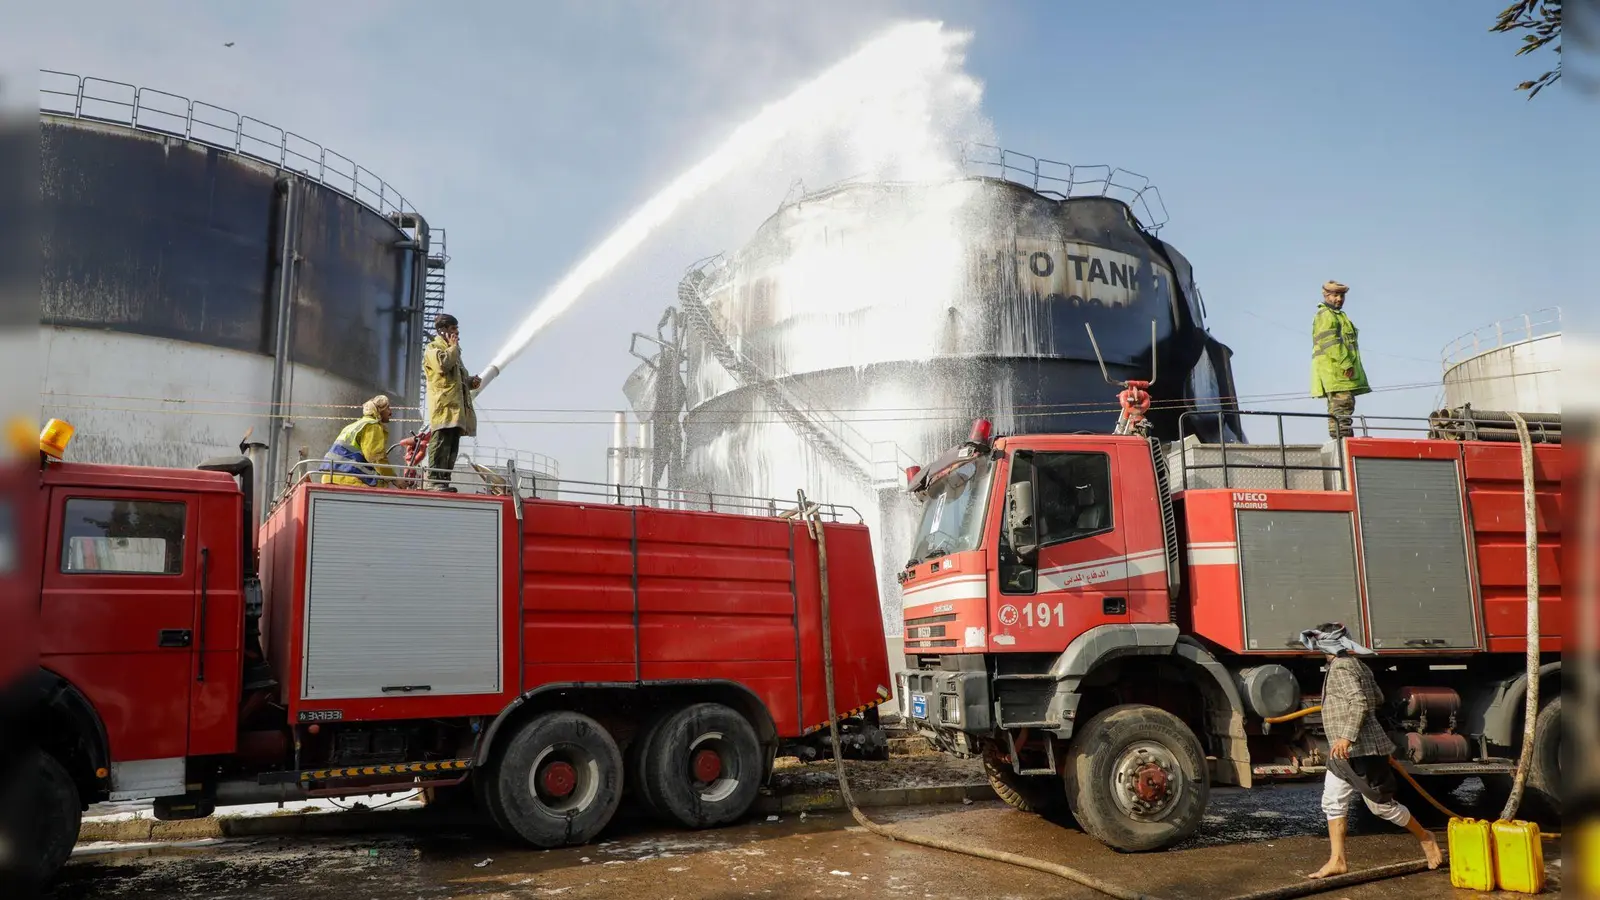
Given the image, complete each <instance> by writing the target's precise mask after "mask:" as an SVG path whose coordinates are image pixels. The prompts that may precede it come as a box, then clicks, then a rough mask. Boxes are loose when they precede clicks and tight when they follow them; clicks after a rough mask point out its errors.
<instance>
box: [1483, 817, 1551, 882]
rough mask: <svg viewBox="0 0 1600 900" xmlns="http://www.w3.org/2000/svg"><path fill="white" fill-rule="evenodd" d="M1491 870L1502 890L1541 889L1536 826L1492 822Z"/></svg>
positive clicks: (1541, 859) (1541, 855)
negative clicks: (1492, 863)
mask: <svg viewBox="0 0 1600 900" xmlns="http://www.w3.org/2000/svg"><path fill="white" fill-rule="evenodd" d="M1494 873H1495V880H1496V881H1497V882H1499V884H1500V890H1502V891H1516V892H1517V893H1519V894H1537V893H1539V892H1541V891H1543V890H1544V845H1543V844H1542V843H1541V841H1540V838H1539V826H1538V825H1535V824H1534V823H1532V822H1523V821H1520V820H1518V821H1511V822H1507V821H1506V820H1505V819H1501V820H1500V821H1498V822H1496V823H1494Z"/></svg>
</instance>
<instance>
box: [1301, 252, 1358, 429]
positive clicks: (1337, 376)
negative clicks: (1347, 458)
mask: <svg viewBox="0 0 1600 900" xmlns="http://www.w3.org/2000/svg"><path fill="white" fill-rule="evenodd" d="M1349 291H1350V288H1349V287H1347V286H1345V285H1342V284H1340V283H1339V282H1337V281H1329V282H1326V283H1324V284H1323V285H1322V305H1321V306H1318V307H1317V316H1316V318H1315V319H1313V320H1312V322H1311V396H1313V397H1327V398H1328V436H1329V437H1331V438H1333V439H1335V440H1338V439H1339V438H1345V437H1350V436H1351V435H1352V434H1354V431H1353V430H1352V429H1351V427H1350V417H1351V416H1352V415H1354V414H1355V411H1356V397H1357V396H1359V395H1361V394H1366V393H1371V391H1372V388H1370V387H1368V386H1367V370H1366V369H1364V368H1362V366H1361V349H1360V347H1359V345H1358V344H1357V343H1356V326H1355V325H1354V324H1352V323H1351V322H1350V317H1349V316H1347V315H1345V312H1344V296H1345V294H1347V293H1349Z"/></svg>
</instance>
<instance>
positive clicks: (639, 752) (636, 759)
mask: <svg viewBox="0 0 1600 900" xmlns="http://www.w3.org/2000/svg"><path fill="white" fill-rule="evenodd" d="M670 715H671V710H667V711H665V712H658V713H656V714H654V715H652V716H650V717H649V718H648V719H646V720H645V721H644V723H643V724H641V725H640V726H639V732H638V734H637V735H635V736H634V739H633V741H632V742H631V743H629V744H628V750H627V753H626V757H627V784H628V791H629V793H631V794H632V795H633V798H634V799H635V800H637V801H638V803H639V809H640V810H641V811H642V812H644V814H645V815H647V816H649V817H651V818H653V819H660V820H665V819H666V814H665V813H664V812H662V810H661V797H660V795H659V794H658V793H657V792H656V791H654V790H651V788H652V786H653V782H651V780H650V779H649V778H648V777H647V775H646V772H645V760H647V759H649V758H650V744H651V742H652V741H654V740H655V737H656V735H657V734H660V733H661V725H662V723H664V722H665V721H666V720H667V718H668V716H670Z"/></svg>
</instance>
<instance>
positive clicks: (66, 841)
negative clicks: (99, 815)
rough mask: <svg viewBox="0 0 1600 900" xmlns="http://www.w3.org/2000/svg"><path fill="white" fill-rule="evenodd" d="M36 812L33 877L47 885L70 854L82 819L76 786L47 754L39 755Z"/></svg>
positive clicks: (81, 806)
mask: <svg viewBox="0 0 1600 900" xmlns="http://www.w3.org/2000/svg"><path fill="white" fill-rule="evenodd" d="M38 790H39V794H38V797H39V801H40V803H39V811H40V813H41V815H40V820H39V823H38V829H39V830H38V831H37V832H36V833H37V835H38V840H39V862H38V866H39V868H38V870H37V873H36V874H37V878H38V880H39V883H40V884H47V883H49V882H50V881H51V880H52V879H54V878H55V876H56V872H58V871H60V869H61V867H62V866H63V865H64V864H66V861H67V860H68V859H70V858H71V857H72V848H73V846H74V845H76V844H77V843H78V828H79V826H80V825H81V824H82V822H83V803H82V799H81V798H80V797H79V796H78V785H77V783H76V782H74V781H73V780H72V776H71V775H70V774H68V773H67V769H66V767H65V766H63V765H61V763H60V762H59V761H58V760H57V759H56V758H55V757H54V756H52V755H50V754H49V753H41V754H39V784H38Z"/></svg>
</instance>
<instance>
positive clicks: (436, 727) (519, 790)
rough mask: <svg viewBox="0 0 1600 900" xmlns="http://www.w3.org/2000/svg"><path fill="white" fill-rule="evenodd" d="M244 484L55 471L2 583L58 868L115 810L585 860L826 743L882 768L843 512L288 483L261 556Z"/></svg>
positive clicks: (728, 811) (870, 661)
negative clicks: (250, 820) (364, 818)
mask: <svg viewBox="0 0 1600 900" xmlns="http://www.w3.org/2000/svg"><path fill="white" fill-rule="evenodd" d="M252 483H253V473H252V467H251V464H250V462H249V461H248V460H247V459H244V458H242V457H241V458H238V459H230V460H219V461H214V462H211V463H207V464H205V465H204V466H202V467H201V470H163V469H146V468H125V467H112V466H92V465H82V464H73V463H60V462H47V464H46V465H45V467H44V471H43V477H42V492H41V494H40V502H39V503H38V504H37V505H36V507H35V513H34V514H35V515H36V516H37V517H38V518H39V519H40V521H41V527H40V528H39V529H38V533H40V534H42V536H43V539H42V541H40V542H38V544H37V548H36V549H35V550H33V551H31V552H30V556H29V557H28V558H24V559H22V561H21V566H20V569H21V571H23V572H25V573H26V572H35V573H38V575H39V578H40V579H41V580H40V582H39V584H40V589H39V595H38V615H39V625H40V627H39V668H38V672H37V677H36V679H35V682H36V684H37V686H38V688H39V693H38V697H39V703H38V709H39V710H40V713H39V726H38V728H39V731H40V734H41V744H42V746H43V749H44V750H45V756H44V758H43V761H42V763H41V764H42V766H43V780H44V783H45V784H47V785H49V786H50V787H49V789H48V791H47V793H48V794H49V795H50V796H51V798H52V801H51V803H49V804H47V806H48V807H49V809H48V811H47V822H46V824H45V826H44V827H43V829H42V832H43V834H44V836H45V843H46V844H47V851H46V854H45V855H46V857H47V859H46V862H47V863H48V864H49V865H51V866H53V865H58V864H59V862H60V861H62V860H64V859H65V853H66V852H68V851H70V849H71V846H72V841H73V836H74V835H75V834H76V829H77V824H78V820H79V816H80V813H81V810H82V809H83V808H85V807H86V806H87V805H88V804H89V803H92V802H95V801H99V800H105V799H141V798H154V799H155V800H156V813H157V815H158V816H160V817H163V818H186V817H194V816H198V815H205V814H208V813H209V812H210V811H211V810H212V809H214V808H215V807H217V806H226V805H229V804H235V803H253V802H262V801H269V800H291V799H299V798H304V797H313V796H349V795H357V794H367V793H375V792H393V791H396V790H404V789H410V788H418V787H428V788H432V789H435V790H445V789H448V788H450V787H452V786H456V785H460V786H462V787H463V789H470V790H471V791H472V793H473V794H474V795H475V796H476V799H477V801H478V803H479V805H480V806H481V807H482V808H483V809H484V810H485V811H486V812H487V813H488V814H489V815H490V816H491V818H492V819H493V820H494V821H495V823H496V824H497V825H499V826H500V827H501V828H502V829H503V830H505V831H506V832H507V833H508V834H510V835H512V836H514V837H516V838H519V839H522V840H525V841H529V842H531V843H534V844H535V845H540V846H555V845H559V844H566V843H581V842H583V841H587V840H589V839H590V838H591V837H592V836H593V835H594V834H595V833H597V832H598V831H599V830H600V828H602V827H604V825H605V824H606V822H607V821H609V819H610V817H611V815H612V814H613V813H614V812H615V809H616V807H617V804H618V803H619V802H620V798H621V794H622V793H623V791H624V790H626V791H627V792H629V793H631V794H635V795H638V797H639V800H640V802H642V803H643V804H644V805H645V806H646V808H647V809H648V810H649V811H651V812H653V813H656V814H659V815H660V816H661V817H662V818H664V819H666V820H667V821H669V822H677V823H679V824H682V825H685V826H688V827H704V826H709V825H717V824H722V823H725V822H728V821H732V820H735V819H737V818H739V817H740V816H742V815H743V814H744V813H745V812H746V810H747V809H748V807H749V805H750V803H751V802H753V800H754V798H755V794H756V791H757V790H758V789H759V786H760V783H762V782H764V781H765V779H766V778H767V776H768V775H769V774H770V771H771V764H772V760H773V759H774V757H775V756H777V755H780V754H791V753H793V754H799V755H806V756H809V755H812V754H815V753H816V752H818V742H819V741H820V739H821V737H822V733H820V732H821V730H822V729H825V728H826V726H827V725H828V724H829V722H830V721H833V720H835V719H844V720H848V721H847V722H846V726H847V727H846V728H845V732H846V745H847V746H848V747H850V748H852V749H853V750H854V751H858V752H862V753H867V754H877V753H881V752H882V751H884V750H886V745H885V743H884V741H883V740H882V733H881V732H880V731H877V730H876V729H875V728H874V727H872V726H873V725H874V724H875V721H876V711H875V707H876V706H877V705H878V704H880V703H882V702H884V701H886V700H888V699H889V696H890V693H889V686H890V684H891V679H890V675H889V670H888V662H887V658H886V652H887V651H886V647H885V644H884V641H883V629H882V624H881V623H882V619H881V614H880V611H879V604H878V596H877V579H876V575H875V574H874V571H873V557H872V550H871V545H870V539H869V536H868V533H867V530H866V528H865V526H863V525H860V524H849V523H847V522H842V521H839V519H840V516H841V514H843V513H846V512H847V511H846V510H843V509H839V508H834V507H827V506H820V507H818V506H815V505H813V507H812V512H810V513H807V514H805V515H796V514H793V513H790V514H787V515H785V514H776V513H778V511H779V509H780V508H781V507H780V506H779V505H778V504H777V503H775V502H771V501H765V500H763V501H759V502H747V503H744V504H742V505H743V506H744V507H746V508H747V509H749V510H751V511H752V512H758V513H760V514H740V513H737V512H710V511H699V510H695V509H689V508H657V507H651V506H623V505H618V504H616V503H612V502H607V495H608V493H609V492H610V491H609V490H608V489H606V488H604V487H603V486H595V489H594V490H593V491H592V492H587V493H588V496H585V497H584V499H582V500H565V499H541V498H538V497H523V496H521V495H520V494H519V493H518V490H517V489H515V488H512V489H507V490H506V491H504V492H503V493H499V494H496V493H486V494H479V495H474V494H469V493H462V494H442V493H432V492H427V493H425V492H420V491H407V490H396V489H369V488H351V487H343V486H331V485H330V486H324V485H321V484H312V483H309V481H302V482H301V483H299V484H296V485H294V486H293V487H291V488H290V489H288V490H287V491H286V492H285V493H284V494H283V495H282V496H281V497H280V498H279V499H278V501H277V502H276V503H275V504H274V506H273V509H272V510H271V512H270V514H269V515H268V516H266V518H265V521H264V522H263V523H262V524H261V525H260V527H259V529H257V528H256V527H255V522H256V516H255V515H254V511H253V497H252V493H253V491H252V487H251V486H252ZM506 483H508V484H511V485H514V486H515V485H517V483H518V482H517V478H516V476H515V474H514V473H513V474H512V476H511V477H510V478H509V479H508V480H507V482H506ZM541 486H545V485H544V483H543V482H541ZM546 489H547V486H546ZM562 489H563V490H565V491H567V492H569V493H571V492H573V491H576V492H577V493H579V494H585V493H586V489H585V488H584V486H582V485H572V484H569V485H564V486H563V488H562ZM663 499H665V500H667V501H669V502H671V503H673V504H674V505H678V504H681V503H682V500H681V498H663ZM717 499H718V501H719V502H720V503H721V504H722V505H723V507H724V508H726V507H727V506H728V505H733V506H735V507H737V506H740V505H741V503H740V500H739V498H731V499H730V498H717ZM856 518H859V517H856ZM808 520H809V521H808ZM811 526H814V527H815V528H816V529H817V531H818V533H820V535H821V536H822V537H824V538H825V539H826V551H827V556H828V566H827V567H826V571H827V573H828V574H827V577H828V583H827V589H828V594H829V598H830V603H829V609H830V612H829V616H828V619H829V623H830V627H831V637H832V642H833V654H834V655H833V658H834V661H835V662H834V667H833V682H834V689H835V692H836V707H835V709H834V710H833V711H832V712H831V713H830V711H829V709H828V704H827V702H826V699H825V698H826V694H825V680H826V674H827V673H826V672H825V671H824V666H823V645H822V632H823V628H824V617H823V613H822V590H823V585H822V583H821V575H820V572H821V571H822V568H821V567H820V566H819V564H818V556H819V541H818V540H817V539H816V538H814V537H813V536H812V531H811ZM257 532H258V533H257ZM258 547H259V552H257V548H258ZM258 626H259V627H258Z"/></svg>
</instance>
